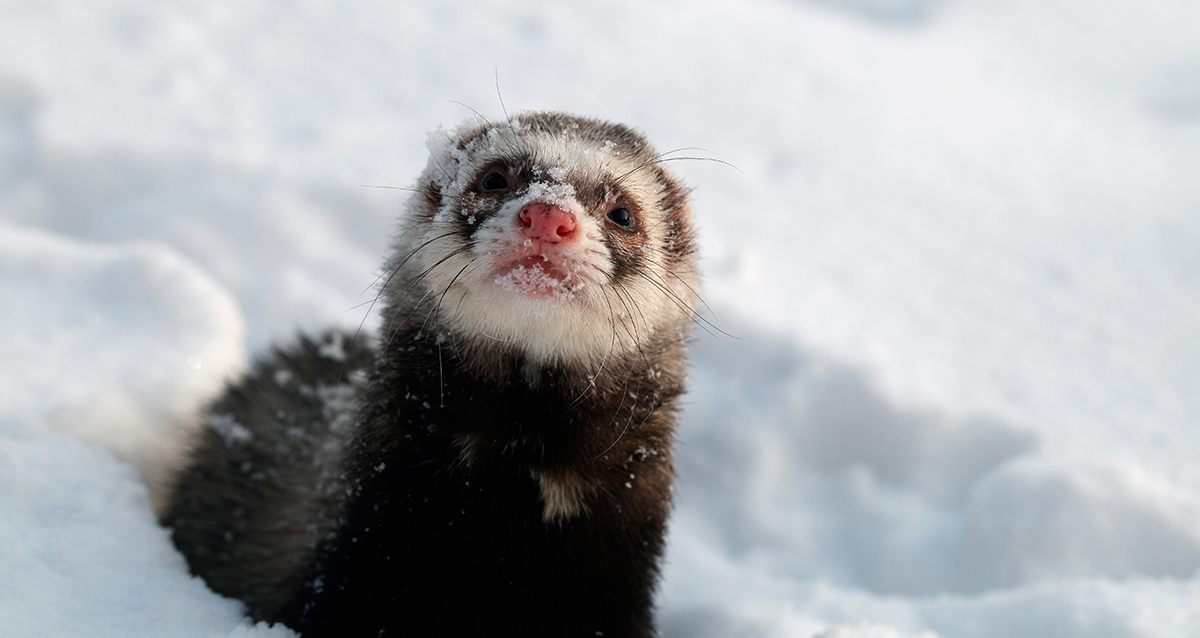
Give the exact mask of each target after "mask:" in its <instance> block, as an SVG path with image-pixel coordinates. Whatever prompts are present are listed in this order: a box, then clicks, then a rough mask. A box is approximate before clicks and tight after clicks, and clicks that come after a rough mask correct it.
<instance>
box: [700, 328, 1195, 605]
mask: <svg viewBox="0 0 1200 638" xmlns="http://www.w3.org/2000/svg"><path fill="white" fill-rule="evenodd" d="M731 332H733V333H734V334H736V335H738V336H739V337H740V340H738V341H736V342H734V343H730V342H728V340H727V339H718V338H716V337H713V336H702V337H701V338H700V339H699V341H698V343H697V344H696V347H695V348H694V350H693V359H692V360H693V382H692V391H691V394H690V395H689V398H688V405H687V407H686V412H685V421H684V424H685V425H684V429H683V431H682V432H681V434H680V439H681V441H682V444H681V447H680V453H679V459H678V466H679V475H680V487H679V489H678V490H677V493H678V498H679V505H678V512H679V517H680V519H681V520H686V521H688V522H689V523H690V524H695V525H697V526H698V527H697V528H696V529H695V530H692V532H691V533H694V534H699V535H700V536H701V537H702V538H703V539H704V540H705V542H706V543H710V544H711V545H712V548H713V550H714V551H717V552H723V553H728V554H729V555H731V556H733V557H735V559H736V560H738V561H742V562H744V563H747V564H749V565H753V566H756V568H758V569H762V570H764V571H766V572H768V573H772V574H775V575H777V576H780V577H785V578H788V579H800V580H822V579H829V580H830V581H831V582H832V583H834V584H837V585H839V586H846V587H854V588H862V589H865V590H869V591H872V592H876V593H880V594H901V595H917V596H924V595H936V594H941V593H977V592H982V591H987V590H995V589H1000V588H1009V587H1019V586H1024V585H1031V584H1036V583H1041V582H1055V581H1061V580H1064V579H1077V578H1100V577H1104V578H1128V577H1134V576H1153V577H1164V576H1165V577H1178V578H1186V577H1190V576H1191V575H1192V574H1194V573H1195V572H1196V570H1197V569H1198V568H1200V499H1197V497H1195V496H1194V495H1193V494H1191V493H1190V492H1187V491H1185V490H1182V489H1180V488H1178V487H1176V486H1174V485H1172V484H1170V483H1168V482H1166V481H1163V480H1160V479H1158V478H1156V477H1153V476H1151V475H1149V474H1147V473H1146V472H1144V471H1141V470H1139V469H1138V468H1137V467H1134V466H1131V465H1121V464H1118V463H1115V462H1107V461H1103V460H1098V459H1083V460H1080V461H1079V462H1072V463H1069V464H1064V463H1063V460H1062V459H1061V458H1057V457H1051V456H1049V455H1047V454H1044V453H1043V452H1044V451H1043V450H1040V449H1039V445H1038V442H1039V439H1038V437H1037V435H1036V434H1034V431H1033V430H1030V429H1026V428H1022V427H1017V426H1014V425H1010V424H1005V423H1001V422H998V421H996V420H993V419H988V418H979V417H959V416H948V415H943V414H938V413H936V412H932V411H923V410H918V409H913V408H909V407H902V406H897V405H895V404H894V403H893V402H892V401H891V400H889V399H888V398H886V397H884V396H882V395H881V393H880V392H879V391H877V390H876V389H875V387H874V386H873V385H872V384H871V382H870V381H869V380H868V378H867V377H866V376H865V375H864V374H862V373H860V372H857V371H855V370H853V369H851V368H848V367H846V366H843V365H839V364H836V363H832V362H828V361H823V360H821V359H820V358H819V357H816V356H814V355H812V354H810V353H807V352H805V351H804V350H803V349H801V348H800V347H798V346H796V345H795V344H793V343H791V342H788V341H787V340H784V339H780V338H776V337H772V336H770V335H767V334H762V333H756V332H754V331H753V330H752V329H747V328H745V327H741V326H739V327H736V328H733V329H731Z"/></svg>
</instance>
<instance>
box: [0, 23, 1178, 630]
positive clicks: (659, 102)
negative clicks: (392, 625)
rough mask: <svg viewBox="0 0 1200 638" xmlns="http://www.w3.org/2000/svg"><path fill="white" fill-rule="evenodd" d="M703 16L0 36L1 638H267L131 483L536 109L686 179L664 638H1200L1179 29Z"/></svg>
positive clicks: (67, 28) (365, 291)
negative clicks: (686, 372) (501, 127)
mask: <svg viewBox="0 0 1200 638" xmlns="http://www.w3.org/2000/svg"><path fill="white" fill-rule="evenodd" d="M727 4H728V3H719V2H710V1H702V2H690V3H684V2H681V1H677V0H667V1H665V2H659V3H637V2H633V1H632V0H605V2H599V1H598V0H584V1H583V2H578V3H573V4H571V5H569V6H567V5H558V4H550V3H539V2H526V3H501V2H482V3H467V2H465V1H463V0H450V1H448V2H441V3H436V4H435V3H426V4H419V3H413V2H389V3H384V2H378V1H364V2H359V3H353V4H351V5H347V4H333V3H327V2H321V1H319V0H314V1H308V2H302V3H284V2H280V1H279V0H256V1H252V2H239V3H233V2H227V1H224V0H217V1H215V2H203V3H198V2H185V1H181V0H179V1H174V0H173V1H171V2H155V3H150V2H136V1H128V0H126V1H123V2H117V1H115V0H92V1H89V2H78V1H75V0H39V1H38V2H21V1H18V2H11V3H7V4H5V5H4V6H3V7H0V299H3V300H4V303H0V325H3V330H4V339H3V340H0V361H2V362H3V365H2V366H0V457H2V458H0V512H2V513H3V515H2V516H0V573H3V574H5V579H4V581H3V583H2V584H0V634H5V635H8V634H12V635H21V636H41V635H45V636H64V635H71V636H109V635H111V636H129V635H152V636H164V637H171V638H174V637H177V636H205V637H208V636H237V637H239V638H250V637H251V636H255V637H263V636H284V635H288V633H289V632H287V631H286V630H284V629H282V628H271V627H267V626H254V625H252V624H251V623H250V622H249V621H247V620H245V619H244V618H242V617H241V616H240V613H239V607H238V605H237V604H236V603H234V602H231V601H228V600H225V599H222V598H220V597H218V596H216V595H215V594H212V593H210V592H208V591H207V590H206V589H205V587H204V586H203V583H201V582H200V581H198V580H196V579H194V578H191V577H190V576H188V574H187V570H186V567H185V565H184V562H183V560H182V558H181V557H180V556H179V555H178V554H176V553H175V552H174V551H173V550H172V548H171V546H170V543H169V540H168V535H167V532H166V531H165V530H163V529H161V528H159V527H158V526H157V525H156V524H155V522H154V518H153V514H152V510H151V506H150V503H151V500H152V498H153V495H154V491H153V490H151V491H149V492H147V490H146V488H145V487H144V486H143V484H142V482H141V480H140V479H139V472H140V476H141V477H143V478H145V479H147V480H148V481H150V482H151V483H152V484H154V483H155V482H156V481H157V480H159V479H160V478H161V477H162V475H163V473H164V472H166V471H167V470H169V468H170V466H171V462H172V461H173V459H174V454H175V453H176V452H177V450H178V446H179V444H180V441H181V436H180V434H181V430H182V428H184V426H186V425H187V424H188V420H187V415H188V414H189V413H190V411H191V410H192V409H193V408H194V406H195V405H196V404H197V403H199V402H200V401H202V400H203V398H204V397H206V396H209V395H211V393H212V392H214V391H215V390H216V388H217V387H219V383H220V381H221V380H222V379H223V378H225V377H226V376H228V375H230V374H234V373H236V372H237V371H238V370H239V369H240V368H241V366H243V365H244V362H245V360H246V357H247V353H248V352H254V351H256V350H260V349H262V348H264V347H265V346H266V345H267V344H269V343H270V342H271V341H272V340H275V339H281V338H287V337H289V336H291V335H293V334H294V333H295V332H296V331H297V330H298V329H312V328H318V327H321V326H325V325H329V324H336V325H342V326H345V327H349V328H351V329H353V328H356V327H357V326H358V325H359V324H360V323H362V322H363V321H364V320H365V321H366V323H367V324H368V325H369V324H371V323H372V321H373V317H369V316H366V313H367V306H368V305H369V302H370V299H371V296H372V293H371V289H372V286H373V282H374V281H375V278H376V276H377V275H378V274H379V266H380V263H381V261H382V258H383V255H384V253H385V250H386V247H387V245H388V244H389V242H390V237H391V235H392V233H393V231H394V223H395V217H396V215H397V214H398V212H399V211H400V210H401V209H402V207H403V201H404V198H405V197H406V195H407V193H405V192H404V191H403V190H402V189H404V188H405V187H408V186H410V185H411V184H412V182H413V180H414V179H415V177H416V176H417V175H418V173H419V172H420V171H421V169H422V168H423V167H424V166H425V165H426V162H427V154H428V151H427V149H426V147H425V142H426V140H427V139H436V137H435V138H427V133H426V132H427V131H433V130H437V129H438V127H439V126H445V127H453V126H455V125H456V124H457V123H459V122H461V121H463V120H465V119H472V118H475V117H477V115H476V111H477V112H478V113H479V114H480V115H478V117H488V118H493V119H494V118H500V117H503V116H504V113H505V112H506V111H508V112H515V111H517V110H527V109H544V108H552V109H558V110H565V111H571V112H578V113H581V114H587V115H593V116H599V117H604V118H609V119H613V120H616V121H621V122H625V123H629V124H632V125H634V126H636V127H638V128H640V129H641V130H643V131H644V132H645V133H646V134H647V136H648V137H649V138H650V139H651V140H652V141H654V143H655V144H656V146H658V148H659V149H660V150H663V151H669V150H672V149H689V148H693V147H701V148H703V149H704V150H699V151H697V150H687V151H683V152H681V153H680V154H679V155H681V156H691V157H704V158H711V159H715V160H719V161H704V160H683V159H680V160H676V161H673V162H672V167H673V168H674V169H676V170H677V171H678V172H679V173H680V174H682V175H683V176H684V177H685V179H686V180H687V181H688V182H689V183H690V184H693V185H695V186H696V187H697V190H696V191H695V193H694V195H693V198H694V203H695V205H696V209H697V214H698V216H699V223H700V225H701V228H702V247H703V257H704V259H703V261H704V267H705V272H706V288H705V292H704V298H705V301H706V303H707V305H708V307H709V308H710V309H711V311H710V312H708V313H707V314H706V319H708V320H709V321H711V322H712V324H714V325H715V328H707V329H706V326H701V327H700V328H698V330H697V343H696V347H695V351H694V356H693V368H692V391H691V393H690V394H689V395H688V397H687V402H686V412H685V414H684V422H683V425H682V428H681V431H680V445H679V448H678V450H677V464H678V468H679V475H680V479H679V483H678V485H677V490H676V497H677V502H676V512H675V516H674V518H673V522H672V531H671V537H670V546H669V554H668V560H667V564H666V569H665V579H664V582H663V588H662V592H661V596H660V607H661V609H660V617H661V625H662V629H663V631H664V634H665V635H666V636H667V637H668V638H705V637H709V636H712V637H716V636H750V635H753V636H769V637H772V638H775V637H788V638H791V637H797V636H799V637H803V638H810V637H815V636H821V637H823V638H884V637H886V638H892V637H904V638H928V637H929V636H938V637H942V638H954V637H964V638H965V637H971V638H976V637H978V638H992V637H995V638H1000V637H1008V636H1054V637H1067V638H1070V637H1080V638H1082V637H1089V638H1090V637H1112V638H1118V637H1126V636H1129V637H1134V636H1136V637H1157V636H1162V637H1177V636H1188V635H1193V636H1194V635H1200V630H1198V629H1197V627H1200V463H1198V462H1197V461H1196V459H1200V428H1198V427H1197V426H1198V425H1200V327H1198V326H1200V180H1197V179H1196V176H1197V175H1200V80H1198V78H1200V36H1197V34H1198V33H1200V4H1197V3H1195V2H1194V1H1193V0H1154V1H1152V2H1148V3H1121V2H1117V1H1116V0H1101V1H1099V2H1093V3H1087V4H1080V3H1076V2H1069V1H1067V0H1037V1H1034V0H1005V1H1004V2H984V1H982V0H960V1H959V2H944V1H934V0H813V1H812V2H804V1H801V0H746V1H744V2H741V3H738V4H736V5H735V6H726V5H727ZM446 130H450V129H446ZM443 135H444V133H443ZM431 144H434V145H435V146H436V143H434V142H431ZM435 150H436V149H435ZM726 163H727V164H732V165H733V166H734V167H736V169H735V168H730V167H729V166H728V165H727V164H726ZM372 186H382V187H384V188H374V187H372Z"/></svg>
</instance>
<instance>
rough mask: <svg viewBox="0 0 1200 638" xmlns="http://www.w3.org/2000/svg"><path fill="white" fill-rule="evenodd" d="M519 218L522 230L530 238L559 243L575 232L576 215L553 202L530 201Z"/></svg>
mask: <svg viewBox="0 0 1200 638" xmlns="http://www.w3.org/2000/svg"><path fill="white" fill-rule="evenodd" d="M517 219H518V220H520V223H521V232H522V233H523V234H524V235H525V236H526V237H529V238H530V239H540V240H542V241H547V242H550V243H558V242H560V241H563V240H565V239H569V238H570V237H571V236H572V235H574V234H575V215H573V214H571V213H570V212H568V211H565V210H563V209H561V208H559V207H558V206H555V205H553V204H543V203H542V202H530V203H529V204H526V205H525V207H524V208H522V209H521V212H520V213H519V214H518V215H517Z"/></svg>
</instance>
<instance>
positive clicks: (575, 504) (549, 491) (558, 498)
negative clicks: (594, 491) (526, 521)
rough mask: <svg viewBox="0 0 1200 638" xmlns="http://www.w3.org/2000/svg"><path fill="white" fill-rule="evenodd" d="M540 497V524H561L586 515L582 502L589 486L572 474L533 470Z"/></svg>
mask: <svg viewBox="0 0 1200 638" xmlns="http://www.w3.org/2000/svg"><path fill="white" fill-rule="evenodd" d="M531 474H532V475H533V479H534V480H535V481H537V483H538V488H539V490H540V491H541V496H542V507H543V509H542V522H545V523H562V522H564V521H566V520H568V519H571V518H575V517H577V516H582V515H584V514H586V513H587V505H585V504H584V502H583V500H584V498H585V497H586V496H587V494H588V493H589V492H591V486H589V485H588V484H587V482H586V481H584V480H583V479H582V478H580V476H579V475H578V474H575V473H573V472H544V471H539V470H533V471H532V472H531Z"/></svg>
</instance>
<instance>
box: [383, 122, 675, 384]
mask: <svg viewBox="0 0 1200 638" xmlns="http://www.w3.org/2000/svg"><path fill="white" fill-rule="evenodd" d="M429 147H430V151H431V156H430V159H429V165H428V166H427V168H426V169H425V172H424V173H423V174H422V176H421V179H420V183H419V184H418V188H417V193H416V195H415V196H414V197H413V199H412V200H411V202H410V204H409V211H408V212H409V215H408V218H407V222H406V224H407V226H406V228H405V232H404V234H403V235H402V238H401V241H400V242H399V244H398V246H397V249H396V252H395V256H394V258H395V261H394V262H393V263H392V265H391V267H392V268H394V269H397V270H398V273H397V275H394V276H392V277H391V278H390V280H389V283H388V284H387V285H386V286H385V294H386V295H387V296H388V297H389V298H390V299H391V300H392V307H393V308H394V309H401V308H407V309H409V310H410V311H412V312H414V313H415V314H416V315H422V316H423V314H424V313H422V312H420V310H419V309H426V310H425V313H430V316H435V317H436V322H437V325H436V326H430V329H431V330H437V331H440V332H443V333H446V332H448V333H452V334H453V335H455V336H458V337H467V338H472V339H486V340H490V341H492V342H493V343H494V344H495V345H500V344H502V343H503V344H508V345H509V346H510V347H512V348H514V349H516V350H517V351H519V352H520V353H522V354H523V355H525V356H527V357H529V358H530V359H531V360H533V361H538V362H583V363H593V362H599V361H603V360H604V359H605V358H607V357H609V356H612V355H621V354H625V353H630V352H633V351H635V350H636V349H637V348H639V346H640V345H641V344H644V343H646V342H647V341H648V340H651V339H654V338H656V337H659V336H661V335H663V334H665V333H664V331H674V333H678V332H679V331H682V330H685V329H686V327H687V325H688V323H689V322H690V321H691V320H692V317H693V316H694V312H695V310H694V308H695V304H696V302H697V298H696V293H695V290H696V288H697V286H698V281H697V274H696V267H695V246H694V236H695V233H694V230H693V228H692V213H691V207H690V204H689V203H688V200H687V189H686V188H685V187H684V186H683V185H682V184H681V182H680V181H679V180H678V179H677V178H676V177H675V176H674V175H672V174H671V173H670V171H668V170H667V168H666V167H665V166H663V164H662V161H661V160H662V158H661V157H660V156H658V155H657V154H656V153H655V151H654V150H653V148H651V146H650V145H649V143H648V142H647V141H646V140H645V138H643V137H642V136H641V135H640V134H638V133H636V132H635V131H633V130H631V129H629V128H627V127H625V126H621V125H618V124H611V123H607V122H601V121H596V120H591V119H585V118H578V117H573V116H569V115H563V114H557V113H527V114H522V115H518V116H516V117H513V118H511V119H510V120H508V121H505V122H500V123H487V124H482V125H480V124H474V123H472V124H464V125H463V126H460V127H459V128H458V129H456V130H454V131H452V132H448V131H445V130H438V131H436V132H435V133H433V134H432V135H431V138H430V142H429ZM386 322H387V320H386V319H385V323H386ZM674 333H672V334H674Z"/></svg>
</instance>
